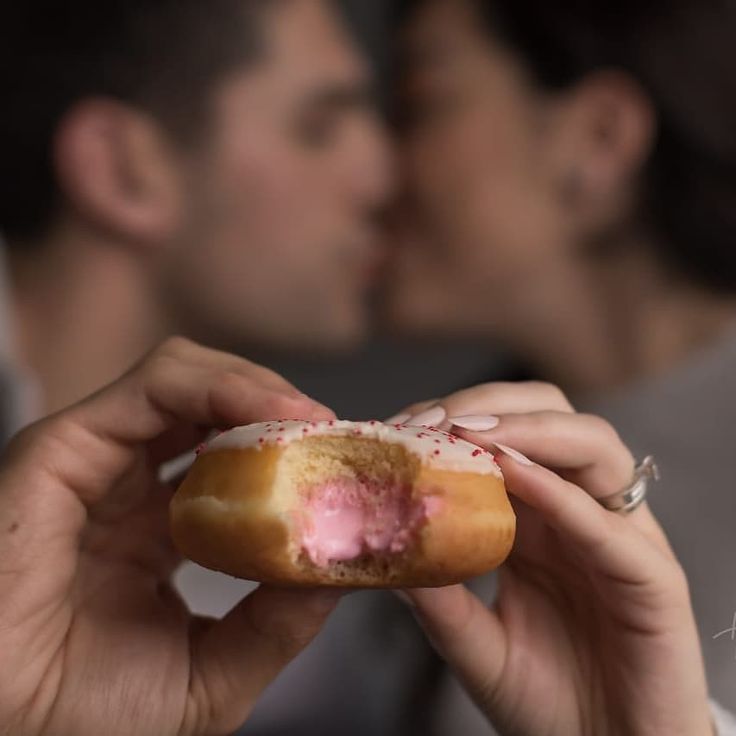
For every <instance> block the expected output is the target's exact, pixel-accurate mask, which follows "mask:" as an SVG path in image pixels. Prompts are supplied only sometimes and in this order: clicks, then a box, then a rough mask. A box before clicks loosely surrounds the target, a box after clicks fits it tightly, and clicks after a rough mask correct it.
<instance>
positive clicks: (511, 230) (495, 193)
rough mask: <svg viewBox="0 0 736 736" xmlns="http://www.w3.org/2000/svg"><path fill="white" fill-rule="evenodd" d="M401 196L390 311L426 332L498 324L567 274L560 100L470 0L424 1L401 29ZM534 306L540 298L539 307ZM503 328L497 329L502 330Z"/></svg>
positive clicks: (402, 323) (404, 325)
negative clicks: (498, 39) (541, 87)
mask: <svg viewBox="0 0 736 736" xmlns="http://www.w3.org/2000/svg"><path fill="white" fill-rule="evenodd" d="M403 44H404V46H403V51H404V52H405V58H406V76H405V78H404V81H403V84H402V88H401V93H400V98H401V100H402V101H403V106H404V111H405V113H406V118H407V119H406V123H405V127H404V129H403V164H404V175H405V184H406V198H405V202H404V204H403V205H402V207H401V209H400V211H399V213H398V217H397V226H396V227H397V244H396V248H395V251H396V257H395V260H394V262H393V267H392V269H391V273H390V279H389V284H390V288H389V295H388V299H387V307H388V312H389V315H388V316H389V319H390V320H391V321H392V322H393V323H394V325H395V326H397V327H398V328H400V329H410V330H412V331H421V332H429V333H433V332H453V333H455V334H457V333H458V332H463V331H465V332H488V331H490V332H493V333H499V332H501V333H502V330H503V328H504V326H506V325H508V324H509V320H508V313H509V312H512V311H513V312H514V314H515V317H516V319H518V317H519V313H520V312H523V311H524V310H529V309H535V308H537V307H538V306H539V305H540V304H543V303H545V301H548V295H546V294H545V293H544V292H545V291H546V290H549V288H550V279H551V278H552V277H555V279H554V288H564V287H565V281H566V280H568V279H569V276H568V270H569V264H567V260H568V257H567V256H566V252H567V250H568V249H567V248H566V247H565V243H566V242H568V241H569V232H568V230H569V228H568V224H567V222H566V219H567V218H566V217H565V207H564V203H563V202H562V201H561V200H562V197H561V196H560V186H559V185H560V182H559V181H558V179H559V177H558V176H557V174H556V171H557V170H558V169H559V168H560V167H559V166H558V165H556V162H555V158H556V150H555V145H552V144H551V141H552V139H553V138H557V137H558V136H557V135H556V134H554V133H552V132H551V131H552V130H553V129H554V128H555V127H556V121H555V116H556V109H557V104H558V103H557V102H555V101H553V100H551V99H545V97H544V95H543V94H542V93H541V92H539V91H538V90H536V89H534V88H533V87H532V84H531V82H530V81H529V80H528V79H527V78H526V76H525V73H524V71H523V70H522V68H521V66H520V65H519V64H518V62H517V61H516V60H515V59H514V58H513V56H512V55H511V53H510V52H509V51H507V50H506V49H505V48H503V46H502V45H501V44H498V43H495V42H493V41H492V40H491V39H490V38H489V37H488V34H487V33H486V32H485V30H484V29H482V28H481V27H480V23H479V20H478V18H476V16H475V15H474V11H473V9H472V6H471V3H470V2H469V0H430V2H428V3H427V4H426V6H425V7H424V8H422V10H421V11H420V12H419V14H418V15H417V16H416V18H415V19H414V20H413V21H412V23H411V25H410V27H409V28H408V29H407V32H406V34H405V36H404V38H403ZM535 305H536V306H535ZM500 336H503V334H501V335H500Z"/></svg>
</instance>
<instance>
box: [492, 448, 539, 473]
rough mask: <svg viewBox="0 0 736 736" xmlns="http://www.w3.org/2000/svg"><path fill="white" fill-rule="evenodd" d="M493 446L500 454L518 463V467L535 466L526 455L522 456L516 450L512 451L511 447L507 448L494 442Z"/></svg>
mask: <svg viewBox="0 0 736 736" xmlns="http://www.w3.org/2000/svg"><path fill="white" fill-rule="evenodd" d="M493 446H494V447H495V448H496V449H497V450H499V451H500V452H502V453H503V454H504V455H507V456H508V457H510V458H511V459H512V460H514V461H516V462H517V463H519V465H523V466H524V467H527V468H531V467H532V466H533V465H536V463H535V462H532V461H531V460H530V459H529V458H528V457H527V456H526V455H522V454H521V453H520V452H519V451H518V450H514V448H513V447H507V446H506V445H499V444H498V442H494V444H493Z"/></svg>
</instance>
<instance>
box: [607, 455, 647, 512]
mask: <svg viewBox="0 0 736 736" xmlns="http://www.w3.org/2000/svg"><path fill="white" fill-rule="evenodd" d="M659 478H660V474H659V468H658V467H657V464H656V463H655V462H654V458H653V457H651V455H650V456H649V457H648V458H646V459H645V460H644V462H643V463H641V465H639V466H638V467H637V468H636V470H635V471H634V477H633V478H632V480H631V483H630V484H629V485H628V486H626V488H624V489H623V490H622V491H619V492H618V493H614V494H613V495H612V496H607V497H606V498H601V499H599V500H598V503H600V505H601V506H603V508H604V509H608V511H614V512H615V513H617V514H630V513H631V512H632V511H634V510H635V509H637V508H639V506H641V505H642V504H643V503H644V501H645V500H646V497H647V489H648V486H649V481H650V480H653V481H658V480H659Z"/></svg>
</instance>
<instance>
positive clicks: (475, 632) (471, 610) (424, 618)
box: [401, 585, 507, 712]
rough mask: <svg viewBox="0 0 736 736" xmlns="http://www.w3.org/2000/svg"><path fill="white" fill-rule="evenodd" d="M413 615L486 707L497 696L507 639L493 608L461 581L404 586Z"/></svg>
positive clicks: (484, 708) (468, 687) (490, 704)
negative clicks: (438, 585) (445, 585)
mask: <svg viewBox="0 0 736 736" xmlns="http://www.w3.org/2000/svg"><path fill="white" fill-rule="evenodd" d="M405 596H406V598H405V597H404V596H401V598H402V600H405V601H406V600H407V598H408V601H410V604H411V606H412V609H413V611H414V614H415V617H416V619H417V621H418V622H419V624H420V625H421V626H422V628H423V629H424V631H425V633H426V634H427V637H428V638H429V640H430V642H431V643H432V646H433V647H434V648H435V649H436V650H437V653H438V654H439V655H440V656H441V657H442V658H443V659H444V660H445V661H446V662H447V663H448V664H449V665H450V667H451V668H452V669H453V670H454V672H455V674H456V675H457V677H458V678H459V679H460V681H461V682H462V683H463V685H464V686H465V688H466V689H467V690H468V692H469V693H470V696H471V697H472V698H473V699H474V700H475V701H476V702H477V703H478V704H479V705H480V706H481V708H483V710H484V711H485V712H489V709H490V708H491V706H492V705H493V703H494V701H495V700H496V694H497V691H498V688H499V685H500V683H501V679H502V675H503V669H504V663H505V661H506V650H507V640H506V633H505V631H504V629H503V626H502V624H501V622H500V620H499V618H498V616H497V615H496V613H494V612H493V611H490V610H488V608H486V606H485V604H484V603H483V602H482V601H481V600H480V599H479V598H478V597H477V596H475V595H474V594H473V593H471V592H470V591H469V590H468V589H467V588H466V587H465V586H463V585H454V586H451V587H448V588H432V589H429V588H428V589H415V590H407V591H406V592H405Z"/></svg>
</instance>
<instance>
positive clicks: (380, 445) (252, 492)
mask: <svg viewBox="0 0 736 736" xmlns="http://www.w3.org/2000/svg"><path fill="white" fill-rule="evenodd" d="M171 521H172V533H173V536H174V539H175V542H176V543H177V545H178V547H179V548H180V550H181V551H182V553H183V554H185V555H186V556H188V557H189V558H190V559H193V560H194V561H196V562H199V563H200V564H203V565H205V566H206V567H211V568H214V569H217V570H221V571H223V572H226V573H229V574H231V575H235V576H238V577H245V578H248V579H253V580H260V581H264V582H271V583H277V584H287V585H342V586H351V587H352V586H361V587H399V586H401V587H404V586H405V587H412V586H415V587H420V586H421V587H425V586H438V585H447V584H450V583H454V582H458V581H461V580H465V579H467V578H469V577H473V576H474V575H477V574H480V573H482V572H485V571H487V570H490V569H492V568H494V567H496V566H497V565H499V564H500V563H501V562H502V561H503V560H504V559H505V557H506V556H507V554H508V552H509V551H510V548H511V544H512V542H513V536H514V530H515V518H514V514H513V511H512V509H511V505H510V503H509V500H508V497H507V495H506V491H505V488H504V485H503V478H502V476H501V472H500V469H499V468H498V466H497V465H496V464H495V462H494V458H493V456H492V455H491V454H490V453H489V452H487V451H486V450H482V449H480V448H478V447H477V446H475V445H472V444H470V443H468V442H465V441H463V440H460V439H458V438H456V437H454V436H452V435H449V434H446V433H445V432H441V431H440V430H437V429H435V428H433V427H405V426H402V425H391V426H389V425H385V424H381V423H380V422H361V423H353V422H343V421H330V422H296V421H282V422H266V423H263V424H257V425H250V426H248V427H240V428H238V429H235V430H231V431H230V432H225V433H223V434H221V435H220V436H218V437H217V438H215V439H214V440H213V441H212V442H210V443H209V445H207V446H206V447H204V448H201V450H200V453H199V456H198V459H197V461H196V463H195V465H194V467H193V468H192V470H191V472H190V474H189V476H188V477H187V479H186V480H185V482H184V483H183V485H182V486H181V488H180V489H179V491H178V492H177V494H176V496H175V498H174V500H173V501H172V505H171Z"/></svg>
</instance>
